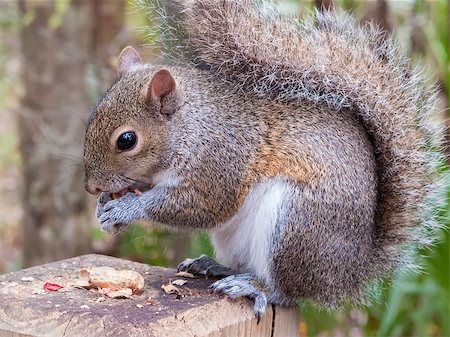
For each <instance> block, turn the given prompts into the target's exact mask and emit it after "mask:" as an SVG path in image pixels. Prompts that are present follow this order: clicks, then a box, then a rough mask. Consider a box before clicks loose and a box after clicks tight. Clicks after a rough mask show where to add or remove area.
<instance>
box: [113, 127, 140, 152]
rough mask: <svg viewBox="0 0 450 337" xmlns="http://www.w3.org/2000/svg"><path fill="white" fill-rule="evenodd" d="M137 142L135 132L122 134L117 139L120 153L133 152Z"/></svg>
mask: <svg viewBox="0 0 450 337" xmlns="http://www.w3.org/2000/svg"><path fill="white" fill-rule="evenodd" d="M136 142H137V137H136V134H135V133H134V132H133V131H127V132H124V133H122V134H121V135H120V136H119V138H118V139H117V149H118V150H120V151H127V150H131V149H132V148H133V147H134V146H135V145H136Z"/></svg>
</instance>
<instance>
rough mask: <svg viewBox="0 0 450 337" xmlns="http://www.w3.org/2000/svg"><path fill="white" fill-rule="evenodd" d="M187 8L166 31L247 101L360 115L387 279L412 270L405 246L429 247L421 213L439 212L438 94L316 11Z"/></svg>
mask: <svg viewBox="0 0 450 337" xmlns="http://www.w3.org/2000/svg"><path fill="white" fill-rule="evenodd" d="M183 6H185V7H184V8H185V9H184V11H182V12H180V13H181V14H180V17H179V18H180V20H181V21H177V27H174V26H171V27H170V25H169V27H166V28H167V31H169V32H170V31H171V30H175V31H178V32H179V31H182V32H183V33H182V34H178V35H177V38H178V39H179V40H178V41H177V42H176V44H177V45H178V46H184V47H183V48H182V50H183V53H184V54H185V55H187V57H188V58H189V62H190V63H191V64H193V65H194V66H201V67H202V68H206V69H209V70H210V72H211V73H212V74H213V75H214V76H216V77H217V79H218V80H223V81H226V82H227V83H230V84H231V85H233V86H235V87H236V89H238V90H243V91H244V92H247V93H248V94H254V95H256V96H259V97H262V98H268V99H273V100H277V101H285V102H287V101H289V102H294V103H295V102H300V101H303V100H308V101H313V102H317V103H322V104H327V105H329V106H331V107H333V108H337V109H340V108H344V107H345V108H350V109H352V110H353V111H354V112H355V113H356V114H357V115H358V116H359V118H360V120H361V121H362V123H363V124H364V126H365V128H366V129H367V131H368V133H369V134H370V135H371V137H372V139H373V145H374V148H375V151H376V160H377V165H378V175H379V196H380V198H379V205H378V210H377V226H378V237H377V240H378V242H377V243H378V245H379V247H380V266H383V268H382V274H384V273H385V272H386V273H387V272H390V271H391V270H392V269H393V267H397V266H399V265H405V264H409V263H410V260H408V259H407V258H406V256H405V252H406V250H405V247H406V246H407V245H409V244H424V243H428V240H429V238H430V236H429V235H426V233H425V232H424V231H423V230H422V229H424V228H426V227H433V226H434V214H432V213H431V212H426V211H425V210H426V209H427V205H429V204H434V203H435V201H431V199H430V198H431V197H432V195H433V192H434V191H435V190H436V188H437V185H436V183H437V180H438V179H437V176H436V169H437V165H438V164H439V162H440V158H439V153H438V152H437V151H431V150H430V149H431V148H432V147H433V146H434V145H436V142H438V143H439V141H440V140H439V138H440V135H441V132H440V131H439V128H436V125H434V124H433V122H432V117H431V114H432V113H433V111H434V109H435V103H436V90H435V88H434V87H433V86H430V85H427V84H426V83H427V80H426V78H425V77H424V75H423V72H422V71H421V70H420V69H418V68H416V69H411V67H410V64H409V61H408V59H407V58H406V57H405V56H404V54H403V53H402V52H401V50H399V48H398V47H397V44H396V43H395V42H394V41H393V40H392V39H391V38H389V37H386V36H383V34H381V33H380V32H379V30H378V29H377V28H376V27H374V26H373V25H367V26H366V27H364V28H361V27H360V26H359V25H358V23H357V22H356V21H355V20H354V19H353V18H351V17H349V16H348V15H345V14H340V15H337V14H334V13H320V12H316V13H315V15H314V16H312V17H311V18H309V19H307V20H305V21H301V22H299V21H298V19H297V18H294V17H289V16H287V15H283V14H280V13H279V12H278V11H277V10H276V9H275V8H274V6H273V5H271V4H269V3H267V2H265V1H255V0H253V1H252V0H241V1H238V0H192V1H186V2H184V4H183ZM171 41H172V42H173V41H174V40H173V39H172V40H171ZM186 46H188V48H187V47H186ZM176 56H177V55H175V57H176ZM435 195H436V194H435ZM433 206H435V205H433ZM428 209H431V208H428Z"/></svg>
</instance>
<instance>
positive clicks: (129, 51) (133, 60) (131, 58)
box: [117, 46, 142, 77]
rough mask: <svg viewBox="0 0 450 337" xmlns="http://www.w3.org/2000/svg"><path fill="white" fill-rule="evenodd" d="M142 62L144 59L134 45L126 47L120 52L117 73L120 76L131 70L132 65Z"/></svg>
mask: <svg viewBox="0 0 450 337" xmlns="http://www.w3.org/2000/svg"><path fill="white" fill-rule="evenodd" d="M138 64H142V59H141V57H140V56H139V54H138V52H137V51H136V50H135V49H134V48H133V47H130V46H128V47H125V48H124V49H123V50H122V51H121V52H120V54H119V60H118V62H117V75H119V77H120V76H121V75H122V74H125V73H127V72H129V71H130V70H131V68H132V67H134V66H136V65H138Z"/></svg>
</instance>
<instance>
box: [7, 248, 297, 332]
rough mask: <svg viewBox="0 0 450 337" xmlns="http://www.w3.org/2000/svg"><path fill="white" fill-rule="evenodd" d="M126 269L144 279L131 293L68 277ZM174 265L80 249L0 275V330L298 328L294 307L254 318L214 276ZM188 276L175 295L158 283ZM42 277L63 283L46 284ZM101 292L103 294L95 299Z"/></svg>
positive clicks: (269, 309) (246, 305) (247, 305)
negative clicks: (112, 292)
mask: <svg viewBox="0 0 450 337" xmlns="http://www.w3.org/2000/svg"><path fill="white" fill-rule="evenodd" d="M100 266H109V267H113V268H115V269H131V270H135V271H137V272H139V273H140V274H141V275H142V276H143V277H144V279H145V286H144V289H143V291H142V293H140V294H138V295H133V298H131V299H130V298H127V299H112V298H106V297H105V298H103V297H102V295H101V294H99V292H97V291H93V290H87V289H84V288H76V287H73V286H71V285H73V283H74V282H75V281H76V280H77V279H79V271H80V269H81V268H91V267H100ZM175 273H176V271H175V270H174V269H166V268H160V267H153V266H149V265H145V264H141V263H136V262H131V261H126V260H122V259H117V258H113V257H109V256H103V255H94V254H91V255H83V256H79V257H75V258H72V259H67V260H62V261H58V262H53V263H49V264H45V265H41V266H37V267H32V268H29V269H24V270H21V271H18V272H14V273H9V274H4V275H0V337H4V336H11V337H13V336H155V337H169V336H176V337H184V336H199V337H200V336H202V337H203V336H205V337H206V336H208V337H213V336H221V337H228V336H233V337H236V336H239V337H243V336H267V337H271V336H273V337H289V336H298V334H299V318H300V317H299V313H298V310H297V309H296V308H293V309H284V308H280V307H276V306H268V307H267V308H266V314H265V315H264V316H263V317H262V319H261V321H260V322H259V324H257V320H256V318H255V316H254V314H253V311H252V306H251V302H250V301H249V300H247V299H239V300H233V301H232V300H230V299H228V298H226V296H223V295H218V294H212V293H210V292H209V291H208V286H209V285H210V284H211V283H212V282H214V280H208V279H204V278H195V279H192V278H182V277H179V276H175ZM175 279H184V280H186V281H187V283H185V284H184V285H182V286H179V287H178V288H179V289H180V290H181V295H180V294H179V295H177V294H168V293H165V292H164V291H163V289H161V286H162V285H167V284H169V283H170V282H171V281H172V280H175ZM46 282H50V283H56V284H59V285H62V286H64V288H62V289H60V290H58V291H45V290H44V289H43V286H44V284H45V283H46ZM99 298H103V299H102V300H99Z"/></svg>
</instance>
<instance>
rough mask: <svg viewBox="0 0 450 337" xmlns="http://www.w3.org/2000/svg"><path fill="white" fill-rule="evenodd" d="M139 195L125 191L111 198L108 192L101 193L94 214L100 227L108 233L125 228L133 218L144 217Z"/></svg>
mask: <svg viewBox="0 0 450 337" xmlns="http://www.w3.org/2000/svg"><path fill="white" fill-rule="evenodd" d="M139 198H140V196H138V195H136V194H134V193H127V194H126V195H124V196H123V197H121V198H119V199H116V200H113V199H112V198H111V196H110V195H109V193H102V194H101V195H100V197H99V199H98V203H97V210H96V215H97V218H98V220H99V222H100V228H101V229H102V230H103V231H105V232H108V233H110V234H115V233H118V232H121V231H124V230H125V229H127V227H128V226H129V225H130V223H131V222H133V221H134V220H138V219H142V218H143V217H144V214H143V213H144V212H143V206H142V205H141V202H140V200H139Z"/></svg>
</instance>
